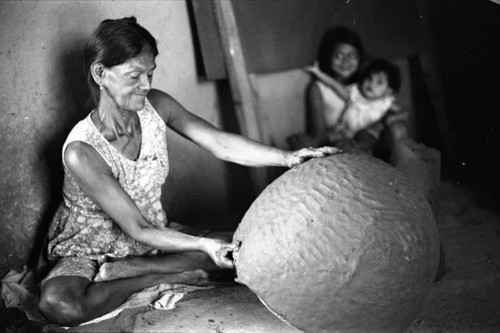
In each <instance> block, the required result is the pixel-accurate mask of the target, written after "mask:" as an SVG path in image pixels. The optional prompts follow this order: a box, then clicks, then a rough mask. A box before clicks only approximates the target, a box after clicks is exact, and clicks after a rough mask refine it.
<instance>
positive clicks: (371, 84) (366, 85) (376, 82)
mask: <svg viewBox="0 0 500 333" xmlns="http://www.w3.org/2000/svg"><path fill="white" fill-rule="evenodd" d="M360 90H361V93H362V94H363V96H364V97H365V98H367V99H370V100H374V99H379V98H382V97H385V96H387V95H389V94H392V89H391V88H390V87H389V80H388V78H387V75H386V74H385V73H383V72H379V73H373V74H372V75H371V76H370V77H368V78H366V79H365V80H363V82H362V83H361V87H360Z"/></svg>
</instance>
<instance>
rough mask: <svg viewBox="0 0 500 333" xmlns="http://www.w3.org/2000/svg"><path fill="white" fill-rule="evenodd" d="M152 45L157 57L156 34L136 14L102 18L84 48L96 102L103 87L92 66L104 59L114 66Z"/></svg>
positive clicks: (106, 65)
mask: <svg viewBox="0 0 500 333" xmlns="http://www.w3.org/2000/svg"><path fill="white" fill-rule="evenodd" d="M145 48H149V50H150V51H151V53H152V54H153V55H154V56H155V57H156V56H157V55H158V48H157V45H156V40H155V38H154V37H153V36H152V35H151V34H150V33H149V31H147V30H146V29H145V28H144V27H142V26H141V25H139V24H138V23H137V19H136V18H135V17H134V16H131V17H124V18H121V19H116V20H112V19H107V20H104V21H102V22H101V23H100V24H99V26H98V27H97V29H96V30H95V31H94V33H93V34H92V35H91V36H90V38H89V40H88V42H87V45H86V46H85V51H84V57H85V59H84V71H85V72H86V74H87V85H88V87H89V91H90V96H91V99H92V102H93V104H94V106H96V105H97V104H98V101H99V87H98V85H97V83H96V82H95V81H94V79H93V77H92V74H91V70H90V67H91V65H92V64H93V63H96V62H100V63H102V64H103V65H104V66H105V67H113V66H116V65H120V64H122V63H124V62H126V61H127V60H129V59H132V58H135V57H137V56H138V55H139V54H140V53H141V52H142V51H143V50H144V49H145Z"/></svg>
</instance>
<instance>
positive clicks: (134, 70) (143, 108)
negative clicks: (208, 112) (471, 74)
mask: <svg viewBox="0 0 500 333" xmlns="http://www.w3.org/2000/svg"><path fill="white" fill-rule="evenodd" d="M157 55H158V49H157V45H156V40H155V38H154V37H153V36H152V35H151V34H150V33H149V32H148V31H147V30H146V29H144V28H143V27H142V26H140V25H139V24H138V23H137V22H136V19H135V18H134V17H130V18H123V19H118V20H104V21H103V22H101V24H100V25H99V27H98V28H97V30H96V31H95V32H94V33H93V34H92V36H91V37H90V39H89V41H88V43H87V45H86V48H85V65H86V69H87V73H88V75H87V78H88V84H89V88H90V91H91V95H92V96H93V98H94V102H95V109H94V110H93V111H92V112H90V114H89V115H88V116H87V117H86V118H85V119H83V120H82V121H80V122H79V123H78V124H76V126H75V127H74V128H73V129H72V131H71V133H70V134H69V136H68V138H67V140H66V142H65V143H64V146H63V151H62V157H63V165H64V170H65V178H64V188H63V192H64V202H63V203H62V204H61V205H60V207H59V209H58V211H57V212H56V214H55V216H54V218H53V220H52V223H51V226H50V230H49V235H48V239H49V243H48V249H47V250H48V251H47V252H48V256H49V259H50V260H51V262H52V263H53V267H52V269H51V271H50V272H49V274H48V275H47V277H46V278H45V279H44V280H43V281H42V282H41V285H40V287H41V291H40V302H39V309H40V312H41V313H42V314H43V315H44V317H45V318H46V319H47V321H49V322H52V323H57V324H60V325H64V326H73V325H77V324H80V323H82V322H86V321H89V320H91V319H94V318H97V317H99V316H102V315H104V314H106V313H108V312H110V311H111V310H113V309H115V308H116V307H118V306H119V305H120V304H122V303H123V302H124V301H125V300H126V299H127V298H128V297H129V296H130V295H131V294H132V293H134V292H137V291H139V290H141V289H143V288H145V287H149V286H152V285H156V284H159V283H182V284H192V285H203V284H206V283H207V281H208V275H207V273H210V272H214V271H217V270H221V269H226V270H231V269H234V265H233V262H232V261H231V259H230V258H229V257H228V254H229V253H230V252H232V251H234V250H235V249H237V247H238V244H235V243H232V242H231V239H232V235H231V234H224V235H210V234H209V235H199V234H194V235H193V234H187V233H184V232H182V228H181V227H180V226H179V225H178V224H173V223H170V222H169V221H168V219H167V216H166V214H165V212H164V210H163V208H162V205H161V202H160V196H161V186H162V184H163V183H164V181H165V178H166V176H167V174H168V171H169V160H168V151H167V147H168V146H167V141H166V129H167V127H168V128H171V129H172V130H174V131H176V132H177V133H179V134H180V135H182V136H184V137H185V138H187V139H189V140H191V141H192V142H194V143H195V144H197V145H199V146H200V147H202V148H204V149H206V150H207V151H209V152H211V153H212V154H214V155H215V156H216V157H218V158H220V159H223V160H226V161H230V162H234V163H239V164H242V165H246V166H288V167H293V166H296V165H298V164H300V163H302V162H303V161H305V160H307V159H310V158H314V157H322V156H326V155H330V154H335V153H337V152H338V149H336V148H332V147H322V148H319V149H301V150H298V151H283V150H280V149H277V148H273V147H269V146H265V145H263V144H260V143H258V142H255V141H252V140H249V139H246V138H244V137H242V136H240V135H236V134H231V133H227V132H223V131H221V130H219V129H217V128H215V127H214V126H212V125H211V124H210V123H208V122H207V121H205V120H203V119H201V118H199V117H197V116H196V115H194V114H192V113H190V112H189V111H187V110H186V109H185V108H184V107H183V106H182V105H180V104H179V103H178V102H177V101H176V100H175V99H174V98H172V97H171V96H169V95H168V94H166V93H165V92H162V91H160V90H156V89H152V87H151V83H152V78H153V73H154V71H155V68H156V62H155V59H156V56H157Z"/></svg>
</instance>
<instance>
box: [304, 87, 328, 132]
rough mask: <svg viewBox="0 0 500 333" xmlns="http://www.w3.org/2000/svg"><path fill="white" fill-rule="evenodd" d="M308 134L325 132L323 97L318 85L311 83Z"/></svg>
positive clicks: (308, 91) (308, 102)
mask: <svg viewBox="0 0 500 333" xmlns="http://www.w3.org/2000/svg"><path fill="white" fill-rule="evenodd" d="M307 106H308V110H307V112H308V122H309V123H308V134H312V135H314V134H316V133H320V132H322V131H323V130H325V127H326V126H325V119H324V116H323V97H322V95H321V91H320V89H319V87H318V85H317V84H314V83H311V85H310V86H309V88H308V90H307Z"/></svg>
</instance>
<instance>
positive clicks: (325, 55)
mask: <svg viewBox="0 0 500 333" xmlns="http://www.w3.org/2000/svg"><path fill="white" fill-rule="evenodd" d="M339 44H349V45H352V46H353V47H354V48H356V50H357V51H358V55H359V62H360V63H362V62H363V57H364V50H363V44H362V43H361V38H360V37H359V36H358V34H357V33H355V32H354V31H352V30H350V29H348V28H344V27H341V26H337V27H333V28H330V29H329V30H327V31H326V32H325V34H324V35H323V37H322V39H321V42H320V46H319V50H318V57H317V59H318V65H319V68H320V69H321V71H323V72H324V73H326V74H328V75H330V76H332V77H335V76H336V75H335V73H334V72H333V71H332V66H331V62H332V55H333V52H335V49H336V48H337V46H338V45H339ZM355 80H356V78H354V77H353V78H351V79H350V80H349V81H350V82H346V83H352V82H353V81H355Z"/></svg>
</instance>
